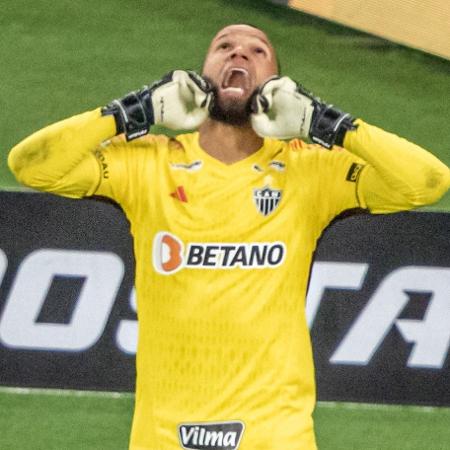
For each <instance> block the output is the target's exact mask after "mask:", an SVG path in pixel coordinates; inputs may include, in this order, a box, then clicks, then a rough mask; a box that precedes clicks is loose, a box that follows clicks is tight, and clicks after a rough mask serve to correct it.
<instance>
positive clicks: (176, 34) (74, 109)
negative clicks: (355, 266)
mask: <svg viewBox="0 0 450 450" xmlns="http://www.w3.org/2000/svg"><path fill="white" fill-rule="evenodd" d="M236 22H245V23H251V24H254V25H256V26H259V27H261V28H262V29H264V30H266V31H267V32H268V34H269V36H270V37H271V39H272V41H273V42H274V44H275V47H276V48H277V49H278V52H279V57H280V60H281V66H282V72H283V73H284V74H287V75H290V76H291V77H292V78H294V79H296V80H298V81H301V82H302V83H303V84H304V85H305V86H306V87H307V88H308V89H310V90H312V91H313V92H315V93H316V94H317V95H319V96H320V97H322V98H324V99H326V100H327V101H329V102H330V103H333V104H336V105H339V106H340V107H341V108H342V109H343V110H346V111H349V112H351V113H352V114H353V115H355V116H359V117H362V118H363V119H365V120H366V121H367V122H369V123H372V124H374V125H379V126H381V127H383V128H385V129H387V130H390V131H393V132H395V133H397V134H400V135H402V136H404V137H406V138H409V139H410V140H413V141H414V142H417V143H418V144H420V145H422V146H424V147H426V148H429V149H430V150H431V151H432V152H434V153H435V154H436V155H438V156H439V157H440V158H441V159H442V160H444V161H445V162H446V163H447V164H450V150H449V148H450V147H449V138H450V133H449V121H448V118H449V117H450V102H449V101H448V99H449V98H450V61H447V60H444V59H439V58H437V57H433V56H430V55H426V54H424V53H421V52H418V51H413V50H410V49H407V48H405V47H401V46H398V45H395V44H391V43H389V42H386V41H383V40H380V39H377V38H374V37H371V36H368V35H365V34H362V33H359V32H356V31H352V30H349V29H346V28H344V27H341V26H337V25H334V24H331V23H327V22H325V21H322V20H320V19H316V18H313V17H311V16H308V15H305V14H302V13H300V12H298V11H294V10H291V9H288V8H286V7H283V6H279V5H273V4H270V3H268V2H267V1H265V0H227V1H225V0H193V1H189V2H170V1H167V0H103V1H102V2H91V1H89V0H77V1H76V2H74V1H72V0H59V1H57V2H55V1H52V0H34V1H33V2H32V3H30V2H28V1H26V0H15V1H9V2H6V3H5V5H3V6H2V13H1V15H0V27H1V30H2V39H1V40H0V55H1V60H2V70H1V73H0V80H1V83H0V119H1V120H0V186H3V187H5V188H14V187H17V184H16V182H15V180H14V178H13V176H12V175H11V174H10V173H9V171H8V169H7V167H6V155H7V152H8V151H9V149H10V148H11V147H12V146H13V145H14V144H15V143H17V142H18V141H20V140H21V139H23V138H24V137H25V136H27V135H29V134H30V133H32V132H33V131H35V130H37V129H39V128H41V127H43V126H45V125H47V124H49V123H51V122H54V121H57V120H60V119H62V118H65V117H68V116H71V115H73V114H76V113H78V112H82V111H85V110H88V109H92V108H95V107H97V106H101V105H104V104H106V103H107V102H109V101H110V100H111V99H113V98H116V97H118V96H121V95H124V94H125V93H127V92H129V91H130V90H133V89H136V88H138V87H140V86H142V85H143V84H147V83H149V82H151V81H153V80H155V79H159V78H160V77H161V76H162V75H163V74H164V73H166V72H167V71H169V70H172V69H175V68H192V69H196V70H200V67H201V64H202V60H203V57H204V54H205V51H206V49H207V47H208V43H209V41H210V39H211V37H212V36H213V35H214V34H215V33H216V31H217V30H218V29H219V28H220V27H222V26H224V25H227V24H230V23H236ZM69 150H70V149H68V151H69ZM431 209H437V210H450V194H447V196H446V197H445V198H444V199H443V200H441V202H440V203H439V204H438V205H436V206H434V207H432V208H431Z"/></svg>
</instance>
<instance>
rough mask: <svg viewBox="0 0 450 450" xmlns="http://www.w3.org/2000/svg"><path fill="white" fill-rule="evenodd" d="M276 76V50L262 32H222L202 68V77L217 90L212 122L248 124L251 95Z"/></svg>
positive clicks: (243, 27)
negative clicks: (213, 120)
mask: <svg viewBox="0 0 450 450" xmlns="http://www.w3.org/2000/svg"><path fill="white" fill-rule="evenodd" d="M277 73H278V69H277V60H276V55H275V50H274V49H273V47H272V44H271V43H270V42H269V40H268V38H267V36H266V35H265V34H264V33H263V32H262V31H261V30H258V29H257V28H253V27H251V26H249V25H230V26H228V27H225V28H223V29H222V30H220V31H219V32H218V33H217V35H216V36H215V37H214V39H213V40H212V42H211V45H210V47H209V49H208V53H207V55H206V59H205V63H204V66H203V76H204V77H205V78H207V79H208V80H209V81H210V82H211V83H212V84H213V86H214V88H215V90H216V100H215V103H214V106H213V109H212V111H211V114H210V115H211V118H212V119H215V120H219V121H222V122H226V123H229V124H232V125H244V124H245V123H247V122H248V119H249V114H250V110H249V99H250V97H251V95H252V93H253V92H254V90H255V89H256V88H257V87H258V86H260V85H261V84H262V83H263V82H264V81H265V80H267V79H268V78H269V77H271V76H273V75H277Z"/></svg>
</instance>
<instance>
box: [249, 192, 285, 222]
mask: <svg viewBox="0 0 450 450" xmlns="http://www.w3.org/2000/svg"><path fill="white" fill-rule="evenodd" d="M253 200H254V201H255V206H256V209H257V210H258V212H260V213H261V214H262V215H263V216H268V215H269V214H270V213H272V212H273V211H274V210H275V208H276V207H277V206H278V204H279V203H280V200H281V191H280V190H277V189H271V188H270V187H269V186H264V187H263V188H262V189H253Z"/></svg>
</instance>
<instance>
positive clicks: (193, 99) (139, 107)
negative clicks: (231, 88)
mask: <svg viewBox="0 0 450 450" xmlns="http://www.w3.org/2000/svg"><path fill="white" fill-rule="evenodd" d="M212 97H213V93H212V88H211V86H210V84H209V83H208V82H207V81H206V80H204V79H203V78H202V77H201V76H200V75H197V74H196V73H195V72H192V71H186V70H174V71H172V72H169V73H168V74H167V75H165V76H164V77H163V78H162V79H161V80H159V81H157V82H155V83H153V84H152V85H151V86H144V87H143V88H142V89H141V90H139V91H134V92H130V93H129V94H128V95H126V96H125V97H123V98H121V99H117V100H113V101H112V102H111V103H110V104H109V105H107V106H106V107H104V108H103V109H102V114H103V115H107V114H112V115H113V116H114V118H115V121H116V129H117V133H118V134H119V133H125V136H126V139H127V140H132V139H135V138H137V137H140V136H143V135H144V134H147V133H148V132H149V131H150V127H151V126H152V125H154V124H158V125H162V126H165V127H167V128H172V129H174V130H191V129H194V128H198V127H199V126H200V125H201V124H202V123H203V121H204V120H205V119H206V118H207V117H208V113H209V105H210V103H211V100H212Z"/></svg>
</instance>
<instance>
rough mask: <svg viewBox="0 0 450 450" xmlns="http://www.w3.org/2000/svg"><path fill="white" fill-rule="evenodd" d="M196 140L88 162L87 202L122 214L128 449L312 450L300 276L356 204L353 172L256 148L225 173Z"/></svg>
mask: <svg viewBox="0 0 450 450" xmlns="http://www.w3.org/2000/svg"><path fill="white" fill-rule="evenodd" d="M198 137H199V135H198V133H192V134H186V135H182V136H179V137H178V138H177V139H176V140H175V139H173V140H170V139H168V138H165V137H147V138H143V139H141V140H139V141H136V142H133V143H130V144H125V142H124V140H123V139H121V138H119V139H113V140H112V141H111V142H110V143H109V144H107V145H105V146H104V147H103V148H102V149H99V150H98V151H97V153H96V154H97V158H98V160H99V161H100V163H101V166H102V171H103V172H102V173H103V178H102V183H101V185H100V186H99V187H98V188H97V189H96V193H97V194H100V195H106V196H108V197H111V198H113V199H114V200H116V201H117V202H118V203H120V205H122V207H123V209H124V211H125V213H126V215H127V217H128V219H129V221H130V223H131V231H132V234H133V237H134V251H135V258H136V288H137V298H138V316H139V344H138V352H137V397H136V410H135V415H134V423H133V430H132V438H131V447H130V448H131V449H132V450H143V449H146V450H147V449H148V450H172V449H173V450H175V449H179V448H180V446H181V447H182V448H188V449H191V448H192V449H197V448H198V449H203V448H208V449H209V448H211V449H216V448H217V449H222V448H223V449H231V448H239V449H241V450H256V449H257V450H279V449H289V450H297V449H298V450H309V449H314V448H315V443H314V435H313V423H312V418H311V414H312V411H313V408H314V403H315V392H314V369H313V361H312V354H311V345H310V338H309V333H308V328H307V325H306V318H305V294H306V288H307V283H308V276H309V271H310V265H311V260H312V256H313V253H314V250H315V247H316V242H317V239H318V238H319V236H320V234H321V233H322V230H323V229H324V228H325V227H326V226H327V225H328V224H329V222H330V220H332V219H333V218H334V217H336V216H337V215H338V214H339V213H341V212H342V211H344V210H347V209H352V208H356V207H360V206H361V205H360V203H359V201H358V195H357V179H358V174H359V171H360V170H362V166H361V165H360V162H359V161H358V162H357V161H356V159H355V157H352V156H351V155H350V154H349V153H347V152H345V151H343V150H342V151H337V150H336V151H333V152H329V151H327V150H324V149H321V148H314V149H313V150H311V149H309V150H308V149H305V148H302V143H301V142H300V141H293V142H291V144H287V143H283V142H280V141H276V140H270V139H266V140H265V142H264V146H263V148H261V149H260V150H259V151H258V152H256V153H254V154H253V155H252V156H250V157H249V158H247V159H244V160H242V161H240V162H238V163H236V164H232V165H229V166H227V165H225V164H223V163H221V162H219V161H218V160H216V159H214V158H212V157H210V156H209V155H208V154H207V153H205V152H204V151H203V150H202V149H201V148H200V146H199V144H198ZM196 427H197V428H196ZM217 427H219V428H217ZM202 430H203V431H202ZM211 432H213V433H214V432H215V433H220V432H222V435H221V436H223V437H222V439H223V440H225V438H226V437H227V439H228V441H227V442H228V443H225V442H222V444H223V445H219V443H220V442H219V437H217V439H216V440H217V445H211V442H212V440H213V438H212V437H211V434H210V433H211ZM227 433H228V434H227ZM214 436H216V435H214ZM217 436H219V435H217ZM238 441H240V443H239V442H238ZM208 443H209V445H208ZM205 444H206V445H205ZM238 445H239V447H238Z"/></svg>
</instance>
